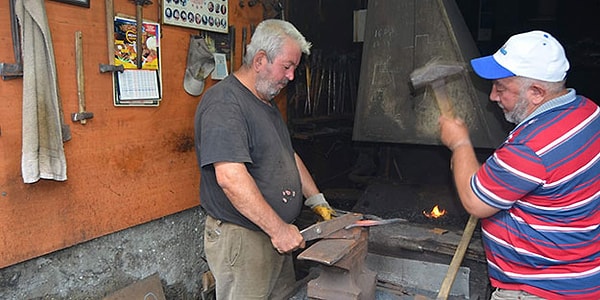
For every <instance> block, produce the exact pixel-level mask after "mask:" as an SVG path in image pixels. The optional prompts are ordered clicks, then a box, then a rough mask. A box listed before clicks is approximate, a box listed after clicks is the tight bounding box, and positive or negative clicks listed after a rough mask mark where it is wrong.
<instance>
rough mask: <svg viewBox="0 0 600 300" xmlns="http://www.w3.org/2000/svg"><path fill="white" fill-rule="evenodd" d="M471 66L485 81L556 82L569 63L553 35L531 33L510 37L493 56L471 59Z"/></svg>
mask: <svg viewBox="0 0 600 300" xmlns="http://www.w3.org/2000/svg"><path fill="white" fill-rule="evenodd" d="M471 66H473V70H474V71H475V73H477V75H479V76H481V77H483V78H485V79H500V78H506V77H511V76H522V77H527V78H532V79H538V80H542V81H548V82H558V81H561V80H564V79H565V78H566V76H567V71H568V70H569V61H568V60H567V57H566V55H565V50H564V49H563V47H562V46H561V44H560V43H559V42H558V41H557V40H556V39H555V38H554V37H553V36H552V35H550V34H549V33H547V32H543V31H540V30H534V31H530V32H525V33H521V34H517V35H513V36H512V37H510V38H509V39H508V41H506V43H505V44H504V46H502V48H500V49H499V50H498V51H497V52H496V53H494V55H490V56H484V57H480V58H475V59H472V60H471Z"/></svg>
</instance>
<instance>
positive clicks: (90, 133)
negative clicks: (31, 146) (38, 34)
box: [0, 0, 285, 268]
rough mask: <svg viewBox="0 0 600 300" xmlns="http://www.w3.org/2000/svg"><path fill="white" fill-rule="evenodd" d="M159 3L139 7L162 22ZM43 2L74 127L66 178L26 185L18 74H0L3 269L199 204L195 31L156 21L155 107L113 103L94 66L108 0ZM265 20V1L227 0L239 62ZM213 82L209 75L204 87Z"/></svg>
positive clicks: (126, 5) (2, 16) (117, 3)
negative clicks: (83, 120)
mask: <svg viewBox="0 0 600 300" xmlns="http://www.w3.org/2000/svg"><path fill="white" fill-rule="evenodd" d="M161 1H162V0H153V1H152V2H153V3H152V4H151V5H149V6H146V7H145V8H144V10H143V13H144V18H145V19H146V20H149V21H159V19H158V15H159V4H160V3H161ZM244 2H247V1H244ZM45 5H46V10H47V15H48V22H49V26H50V31H51V34H52V39H53V45H54V52H55V57H56V62H57V70H58V80H59V89H60V97H61V98H62V104H63V110H64V113H65V120H66V123H67V124H68V125H69V126H70V128H71V132H72V139H71V140H70V141H68V142H66V143H65V144H64V146H65V155H66V159H67V175H68V180H67V181H65V182H58V181H51V180H40V181H39V182H37V183H34V184H25V183H23V179H22V177H21V134H22V123H21V121H22V118H21V114H22V89H23V86H22V80H21V79H14V80H9V81H0V268H3V267H6V266H9V265H12V264H15V263H18V262H21V261H24V260H27V259H30V258H33V257H37V256H41V255H44V254H46V253H50V252H53V251H56V250H59V249H63V248H66V247H69V246H72V245H75V244H78V243H81V242H84V241H88V240H91V239H94V238H96V237H99V236H102V235H106V234H110V233H112V232H115V231H119V230H122V229H125V228H128V227H131V226H135V225H138V224H142V223H145V222H148V221H150V220H153V219H157V218H160V217H162V216H165V215H169V214H173V213H176V212H179V211H182V210H185V209H188V208H191V207H194V206H196V205H198V204H199V198H198V184H199V173H198V170H197V164H196V158H195V154H194V147H193V116H194V112H195V108H196V105H197V104H198V101H199V97H192V96H189V95H188V94H187V93H186V92H185V91H184V90H183V75H184V71H185V66H186V60H187V49H188V43H189V36H190V34H198V32H199V31H198V30H194V29H188V28H183V27H177V26H171V25H164V26H162V40H161V50H162V78H163V85H162V87H163V100H162V103H161V104H160V106H158V107H115V106H114V105H113V99H112V93H111V89H112V82H111V78H112V77H111V76H110V75H109V74H108V73H100V72H99V69H98V65H99V64H106V63H107V62H108V61H107V45H106V40H107V38H106V20H105V13H106V12H105V2H104V1H102V0H90V8H83V7H79V6H75V5H70V4H65V3H62V2H56V1H50V0H46V1H45ZM114 9H115V12H116V13H118V14H125V15H129V16H134V15H135V6H134V4H133V2H131V1H129V0H114ZM8 11H9V6H8V1H0V62H5V63H14V57H13V50H12V49H13V48H12V39H11V35H10V19H9V15H8ZM262 18H263V7H262V5H260V4H259V5H256V6H253V7H249V6H248V5H247V4H246V5H245V6H244V7H240V6H239V2H238V1H229V23H230V25H234V26H236V27H237V33H236V34H237V36H236V37H237V42H236V50H237V53H236V57H235V60H236V66H239V65H240V63H241V56H240V53H241V51H239V49H241V30H240V29H241V27H242V26H248V27H249V25H250V24H251V23H253V24H257V23H259V22H260V21H261V20H262ZM76 31H81V32H82V34H83V53H84V57H85V58H84V70H85V97H86V105H87V107H86V110H87V111H90V112H93V113H94V118H93V119H91V120H89V121H88V123H87V124H85V125H81V124H79V123H73V122H71V121H70V115H71V113H73V112H76V111H77V110H78V106H77V84H76V69H75V58H74V57H75V55H74V53H75V46H74V40H75V38H74V35H75V32H76ZM212 84H214V82H213V81H212V80H210V79H208V80H207V87H209V86H210V85H212ZM279 103H285V101H279ZM282 110H283V108H282Z"/></svg>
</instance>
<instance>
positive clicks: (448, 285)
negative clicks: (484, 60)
mask: <svg viewBox="0 0 600 300" xmlns="http://www.w3.org/2000/svg"><path fill="white" fill-rule="evenodd" d="M463 70H464V67H463V66H462V65H459V64H441V63H439V62H438V61H437V60H433V61H431V62H429V63H428V64H426V65H425V66H423V67H421V68H419V69H416V70H414V71H413V72H412V73H411V74H410V80H411V82H412V85H413V87H414V88H419V87H421V86H424V85H427V84H430V85H431V88H432V89H433V92H434V94H435V99H436V102H437V105H438V108H439V109H440V112H441V114H442V115H443V116H445V117H449V118H454V109H453V108H452V102H450V99H449V98H448V92H447V91H446V78H447V77H448V76H451V75H454V74H457V73H459V72H462V71H463ZM478 220H479V219H478V218H477V217H475V216H472V215H471V216H469V220H468V221H467V225H466V226H465V229H464V231H463V234H462V237H461V239H460V242H459V244H458V246H457V247H456V251H455V252H454V256H453V257H452V261H451V262H450V265H449V266H448V271H447V272H446V276H445V277H444V280H443V281H442V285H441V287H440V290H439V292H438V295H437V298H436V300H446V299H448V296H449V295H450V290H451V289H452V285H453V284H454V280H455V279H456V274H457V273H458V270H459V268H460V265H461V263H462V261H463V258H464V256H465V253H466V252H467V248H468V247H469V242H470V241H471V237H472V236H473V231H475V227H476V226H477V222H478Z"/></svg>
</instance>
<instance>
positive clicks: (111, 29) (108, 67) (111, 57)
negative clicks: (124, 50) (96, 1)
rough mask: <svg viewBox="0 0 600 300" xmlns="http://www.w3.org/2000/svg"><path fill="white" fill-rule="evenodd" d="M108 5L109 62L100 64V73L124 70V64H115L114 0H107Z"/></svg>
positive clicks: (107, 39)
mask: <svg viewBox="0 0 600 300" xmlns="http://www.w3.org/2000/svg"><path fill="white" fill-rule="evenodd" d="M104 4H105V6H106V46H107V47H106V49H107V50H108V52H107V54H108V56H107V57H108V64H100V73H107V72H111V73H114V72H121V73H122V72H123V71H124V70H125V68H124V67H123V65H118V66H115V65H114V63H115V9H114V3H113V0H105V1H104Z"/></svg>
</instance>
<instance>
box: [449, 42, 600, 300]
mask: <svg viewBox="0 0 600 300" xmlns="http://www.w3.org/2000/svg"><path fill="white" fill-rule="evenodd" d="M471 65H472V66H473V69H474V71H475V73H477V74H478V75H479V76H480V77H483V78H485V79H490V80H492V90H491V92H490V100H491V101H493V102H496V103H497V104H498V105H499V106H500V108H501V109H502V110H503V111H504V115H505V117H506V119H507V120H508V121H509V122H512V123H515V124H516V127H515V129H513V130H512V131H511V132H510V134H509V136H508V137H507V139H506V140H505V141H504V143H502V145H500V146H499V147H498V148H497V149H496V151H495V152H494V153H493V155H492V156H490V157H489V158H488V159H487V161H486V162H485V163H483V165H480V164H479V162H478V161H477V158H476V156H475V152H474V150H473V147H472V146H471V143H470V139H469V132H468V128H467V127H466V125H465V123H464V121H463V120H460V119H451V118H447V117H440V133H441V140H442V142H443V143H444V144H445V145H446V146H447V147H448V148H449V149H450V150H451V151H452V172H453V175H454V180H455V183H456V187H457V191H458V194H459V197H460V200H461V202H462V204H463V206H464V207H465V209H466V210H467V211H468V212H469V213H470V214H472V215H474V216H476V217H479V218H482V219H481V228H482V236H483V242H484V245H485V250H486V257H487V261H488V273H489V277H490V281H491V284H492V286H493V287H495V288H496V290H495V291H494V293H493V294H492V299H578V300H581V299H600V246H599V245H600V183H599V180H600V139H599V137H600V108H599V107H598V105H596V104H595V103H594V102H593V101H591V100H589V99H587V98H586V97H583V96H580V95H577V94H576V92H575V90H574V89H567V88H566V87H565V83H566V75H567V71H568V70H569V62H568V60H567V58H566V56H565V52H564V49H563V47H562V46H561V45H560V43H559V42H558V41H557V40H556V39H555V38H554V37H552V36H551V35H550V34H548V33H546V32H543V31H531V32H526V33H522V34H517V35H514V36H512V37H511V38H510V39H508V41H507V42H506V43H505V44H504V46H502V48H500V49H499V50H498V51H497V52H496V53H495V54H494V55H491V56H485V57H481V58H477V59H473V60H472V61H471Z"/></svg>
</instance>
